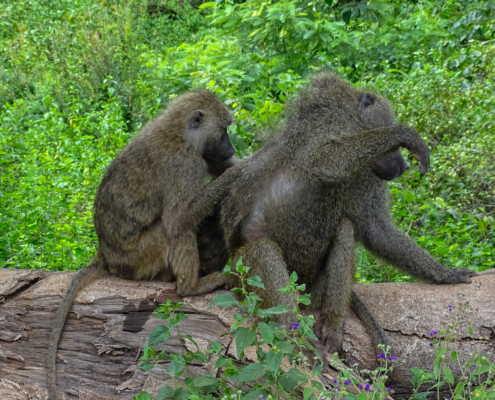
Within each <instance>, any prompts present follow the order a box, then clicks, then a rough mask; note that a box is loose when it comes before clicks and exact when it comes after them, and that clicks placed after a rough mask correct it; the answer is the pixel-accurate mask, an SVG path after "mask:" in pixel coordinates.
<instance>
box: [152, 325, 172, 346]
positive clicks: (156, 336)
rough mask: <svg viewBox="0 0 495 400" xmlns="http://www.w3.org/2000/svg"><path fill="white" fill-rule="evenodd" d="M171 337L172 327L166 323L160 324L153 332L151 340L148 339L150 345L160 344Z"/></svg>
mask: <svg viewBox="0 0 495 400" xmlns="http://www.w3.org/2000/svg"><path fill="white" fill-rule="evenodd" d="M169 337H170V329H168V327H167V326H165V325H158V326H157V327H156V328H155V329H153V332H151V336H150V340H149V341H148V343H149V345H150V346H153V345H155V344H160V343H163V342H165V341H166V340H168V338H169Z"/></svg>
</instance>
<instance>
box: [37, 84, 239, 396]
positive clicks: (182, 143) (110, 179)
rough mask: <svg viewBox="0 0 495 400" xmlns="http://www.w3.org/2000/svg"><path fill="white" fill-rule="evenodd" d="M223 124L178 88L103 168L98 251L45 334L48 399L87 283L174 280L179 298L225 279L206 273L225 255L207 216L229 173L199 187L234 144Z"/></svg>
mask: <svg viewBox="0 0 495 400" xmlns="http://www.w3.org/2000/svg"><path fill="white" fill-rule="evenodd" d="M231 123H232V117H231V115H230V113H229V111H228V110H227V108H226V107H225V106H224V104H223V103H222V102H221V101H220V100H219V99H218V98H217V97H216V96H215V95H214V94H212V93H211V92H208V91H205V90H200V91H195V92H188V93H184V94H182V95H180V96H179V97H177V98H176V99H174V100H173V101H172V102H171V104H170V106H169V107H168V108H167V109H166V110H164V111H163V112H162V113H161V115H159V116H158V117H157V118H155V119H154V120H153V121H151V122H150V123H149V124H148V125H146V126H145V127H144V128H143V129H142V130H141V131H140V132H139V133H138V134H137V135H136V136H135V137H134V139H133V140H132V141H131V142H130V143H129V144H128V145H127V146H126V147H125V148H124V149H123V150H122V152H121V153H120V154H119V155H117V157H116V158H115V159H114V160H113V161H112V162H111V163H110V165H109V166H108V168H107V170H106V172H105V175H104V176H103V179H102V181H101V183H100V186H99V187H98V191H97V194H96V198H95V203H94V224H95V230H96V234H97V235H98V241H99V249H98V251H97V254H96V256H95V258H94V259H93V261H91V263H90V264H89V265H88V266H86V267H85V268H83V269H82V270H81V271H79V272H78V274H77V275H76V277H75V278H74V280H73V281H72V283H71V285H70V287H69V289H68V291H67V293H66V296H65V297H64V299H63V300H62V304H61V306H60V308H59V310H58V313H57V317H56V322H55V325H54V327H53V331H52V335H51V338H50V345H49V350H48V369H47V371H48V391H49V398H50V399H51V400H56V398H57V393H56V370H55V360H56V351H57V344H58V341H59V338H60V334H61V332H62V328H63V325H64V322H65V319H66V317H67V314H68V312H69V310H70V307H71V305H72V302H73V300H74V298H75V296H76V294H77V292H78V291H79V290H80V289H81V288H82V287H83V286H84V285H86V284H87V283H89V282H90V281H91V280H93V279H96V278H98V277H99V276H101V275H102V274H104V273H106V271H107V270H108V269H110V270H114V271H116V273H117V275H119V276H120V277H124V278H129V279H135V280H142V279H153V278H158V279H161V280H164V281H170V280H172V279H174V278H176V279H177V291H178V293H179V294H180V295H199V294H204V293H207V292H209V291H211V290H213V289H215V288H216V287H218V286H221V285H223V284H224V283H225V276H223V275H220V274H219V273H218V272H214V273H211V272H213V271H218V270H220V269H221V268H222V267H223V265H225V257H228V255H227V253H226V249H225V242H224V241H223V237H220V238H219V237H218V235H217V236H215V235H213V232H217V231H218V230H219V226H218V225H219V223H218V215H217V216H216V217H215V215H213V216H211V217H210V216H209V215H210V214H211V213H212V212H213V211H214V208H215V205H216V204H217V203H218V202H219V201H220V199H221V198H222V196H223V195H224V192H225V188H226V187H227V186H228V180H229V178H228V177H227V175H228V174H225V175H224V177H221V178H219V179H217V180H215V181H213V182H212V183H211V184H209V185H206V186H205V179H206V178H207V176H208V175H212V176H214V177H216V176H219V175H220V174H222V173H223V172H224V171H225V170H226V169H227V168H228V167H230V166H231V165H233V164H232V161H231V159H230V157H231V156H232V155H233V154H234V153H235V149H234V147H233V146H232V144H231V143H230V140H229V138H228V135H227V129H226V128H227V126H229V125H230V124H231ZM217 213H218V211H217ZM215 218H216V219H215ZM200 222H201V226H200V227H201V231H200V232H199V233H198V234H197V233H196V229H197V227H198V225H199V224H200ZM210 234H211V235H212V238H211V239H209V240H210V242H211V243H212V247H211V249H209V248H208V249H207V248H205V247H204V243H203V242H204V241H205V240H208V239H207V235H210ZM198 238H199V239H200V241H201V243H203V244H202V245H198V243H197V239H198ZM201 246H202V247H201ZM222 246H223V248H222ZM198 251H201V252H202V256H201V257H200V255H199V254H198ZM209 252H211V253H212V254H209ZM202 262H203V264H204V265H201V263H202ZM221 263H223V264H221Z"/></svg>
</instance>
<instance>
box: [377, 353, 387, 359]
mask: <svg viewBox="0 0 495 400" xmlns="http://www.w3.org/2000/svg"><path fill="white" fill-rule="evenodd" d="M376 358H385V354H384V353H382V354H378V355H377V356H376Z"/></svg>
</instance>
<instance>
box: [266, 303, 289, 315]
mask: <svg viewBox="0 0 495 400" xmlns="http://www.w3.org/2000/svg"><path fill="white" fill-rule="evenodd" d="M287 311H289V307H287V306H286V305H285V304H281V305H279V306H276V307H271V308H268V309H266V310H263V313H265V314H267V315H273V314H283V313H286V312H287Z"/></svg>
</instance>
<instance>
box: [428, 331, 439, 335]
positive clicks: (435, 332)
mask: <svg viewBox="0 0 495 400" xmlns="http://www.w3.org/2000/svg"><path fill="white" fill-rule="evenodd" d="M437 333H438V331H433V332H430V336H433V335H436V334H437Z"/></svg>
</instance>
